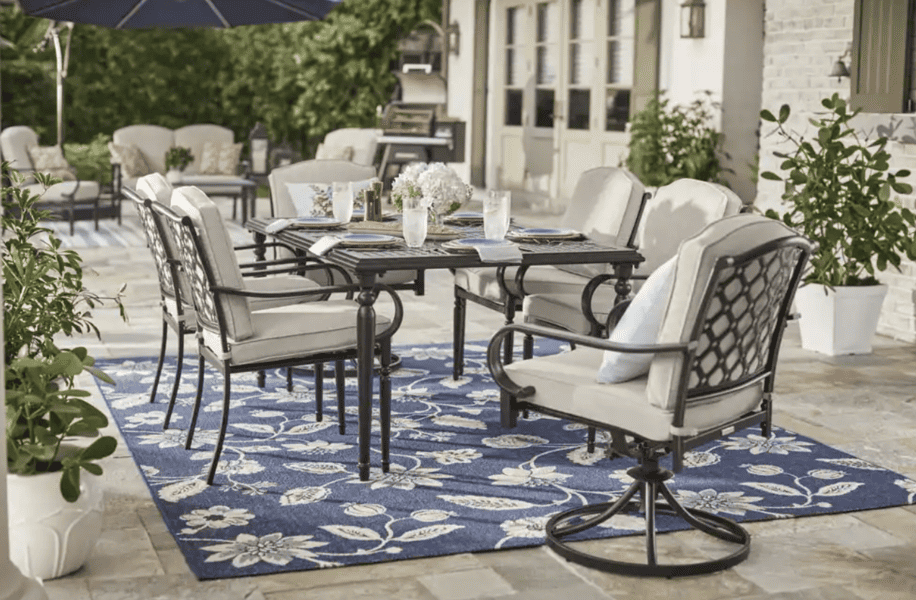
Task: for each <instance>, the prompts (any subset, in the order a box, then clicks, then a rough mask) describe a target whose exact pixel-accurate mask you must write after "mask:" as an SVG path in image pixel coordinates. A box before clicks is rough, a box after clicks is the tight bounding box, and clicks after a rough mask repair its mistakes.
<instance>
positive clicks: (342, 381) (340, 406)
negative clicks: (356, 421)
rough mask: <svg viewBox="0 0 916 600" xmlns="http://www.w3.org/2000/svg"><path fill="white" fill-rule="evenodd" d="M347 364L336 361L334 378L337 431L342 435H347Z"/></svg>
mask: <svg viewBox="0 0 916 600" xmlns="http://www.w3.org/2000/svg"><path fill="white" fill-rule="evenodd" d="M346 377H347V372H346V363H345V362H344V361H343V360H336V361H334V378H335V379H336V382H337V429H338V431H340V435H346V433H347V413H346V410H345V406H344V401H345V400H346V389H347V384H346Z"/></svg>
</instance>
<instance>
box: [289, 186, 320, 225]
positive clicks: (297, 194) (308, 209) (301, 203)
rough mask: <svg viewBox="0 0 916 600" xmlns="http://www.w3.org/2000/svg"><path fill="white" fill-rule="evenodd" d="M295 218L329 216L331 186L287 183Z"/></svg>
mask: <svg viewBox="0 0 916 600" xmlns="http://www.w3.org/2000/svg"><path fill="white" fill-rule="evenodd" d="M286 189H287V191H289V197H290V200H292V201H293V206H295V207H296V216H297V217H325V216H328V215H330V214H331V185H330V184H327V183H287V184H286Z"/></svg>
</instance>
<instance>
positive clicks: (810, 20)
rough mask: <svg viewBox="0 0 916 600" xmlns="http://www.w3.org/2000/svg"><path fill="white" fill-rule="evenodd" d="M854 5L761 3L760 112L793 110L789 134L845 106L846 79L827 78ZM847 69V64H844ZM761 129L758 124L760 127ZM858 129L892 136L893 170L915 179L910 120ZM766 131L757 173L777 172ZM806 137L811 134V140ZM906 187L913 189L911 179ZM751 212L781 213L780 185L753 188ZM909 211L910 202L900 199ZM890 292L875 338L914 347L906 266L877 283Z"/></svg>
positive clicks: (886, 119)
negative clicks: (829, 105) (833, 102)
mask: <svg viewBox="0 0 916 600" xmlns="http://www.w3.org/2000/svg"><path fill="white" fill-rule="evenodd" d="M854 5H855V0H809V1H807V2H798V1H797V0H767V3H766V16H765V20H764V25H765V30H764V31H765V35H764V52H763V54H764V59H763V61H764V62H763V92H762V105H763V107H764V108H767V109H770V110H771V111H773V112H774V113H776V112H777V111H778V110H779V107H780V106H781V105H783V104H789V105H790V106H791V107H792V116H791V118H790V120H789V125H790V128H791V129H794V130H795V131H798V132H802V133H804V132H810V130H811V129H812V128H811V127H810V125H808V119H809V118H810V117H812V116H814V115H815V114H816V113H817V112H818V111H819V110H822V107H821V104H820V102H821V100H822V99H823V98H826V97H829V96H831V95H832V94H833V93H835V92H836V93H839V94H840V96H841V97H844V98H849V93H850V89H849V85H850V82H849V79H848V78H843V79H842V80H841V81H837V79H836V78H833V77H828V76H827V74H828V73H830V70H831V68H832V66H833V64H834V62H835V61H836V60H837V59H838V58H839V57H840V56H841V55H842V54H843V53H844V52H845V51H846V50H847V48H848V47H849V45H850V44H851V42H852V35H853V33H852V31H853V10H854ZM844 60H846V61H847V65H848V64H849V62H848V61H849V59H848V57H847V58H846V59H844ZM758 122H759V121H758ZM858 123H859V129H860V131H861V133H862V135H863V136H868V137H871V138H874V137H876V136H877V134H878V133H879V132H886V131H891V130H892V131H894V135H893V136H892V140H891V142H890V143H889V145H888V150H889V151H890V153H891V155H892V160H891V169H893V170H897V169H902V168H906V169H910V170H911V171H913V172H914V173H916V115H913V114H903V115H900V114H898V115H861V116H860V118H859V121H858ZM770 131H772V126H771V125H770V124H767V123H762V124H761V138H760V170H761V171H765V170H767V171H776V172H778V171H779V163H780V162H781V161H780V159H778V158H777V157H775V156H774V155H773V152H774V151H777V150H779V149H780V144H779V139H778V138H777V137H776V136H773V135H769V133H770ZM809 135H810V133H809ZM908 182H909V183H911V184H914V185H916V177H913V176H911V177H910V178H909V180H908ZM757 191H758V194H757V201H756V204H757V206H758V207H759V208H761V209H764V210H765V209H767V208H773V209H775V210H776V211H777V212H782V210H783V208H782V206H781V199H780V197H781V195H782V191H783V186H782V183H780V182H774V181H767V180H763V179H761V180H759V182H758V189H757ZM900 200H901V202H902V203H903V205H904V206H907V207H908V208H910V209H913V208H914V196H913V195H910V196H906V197H900ZM879 279H880V280H881V281H882V282H884V283H886V284H887V285H888V286H889V291H888V295H887V298H886V299H885V301H884V307H883V310H882V314H881V319H880V321H879V323H878V332H879V333H881V334H884V335H887V336H890V337H893V338H896V339H902V340H907V341H916V264H914V263H911V262H909V261H906V260H904V264H903V265H902V267H901V271H900V272H897V271H896V270H894V269H893V268H890V269H889V270H888V271H886V272H885V273H883V274H881V275H879Z"/></svg>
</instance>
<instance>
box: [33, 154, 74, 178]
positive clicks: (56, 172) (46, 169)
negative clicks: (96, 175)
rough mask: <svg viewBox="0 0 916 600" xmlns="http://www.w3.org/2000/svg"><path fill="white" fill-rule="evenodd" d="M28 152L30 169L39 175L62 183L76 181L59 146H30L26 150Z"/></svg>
mask: <svg viewBox="0 0 916 600" xmlns="http://www.w3.org/2000/svg"><path fill="white" fill-rule="evenodd" d="M28 152H29V158H31V159H32V168H34V169H35V170H36V171H38V172H39V173H47V174H48V175H50V176H51V177H59V178H61V179H63V180H64V181H73V180H75V179H76V177H75V176H74V175H73V172H71V171H70V165H69V164H68V163H67V159H65V158H64V153H63V151H61V149H60V146H32V147H31V148H28Z"/></svg>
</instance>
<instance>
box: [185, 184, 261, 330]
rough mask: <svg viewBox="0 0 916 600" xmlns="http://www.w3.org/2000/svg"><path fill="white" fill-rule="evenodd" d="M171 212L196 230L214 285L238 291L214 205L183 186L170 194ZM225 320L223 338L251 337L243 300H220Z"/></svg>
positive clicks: (233, 261) (239, 282)
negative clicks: (192, 225)
mask: <svg viewBox="0 0 916 600" xmlns="http://www.w3.org/2000/svg"><path fill="white" fill-rule="evenodd" d="M172 209H173V210H175V211H176V212H178V213H180V214H185V215H187V216H189V217H190V218H191V221H192V222H193V223H194V225H195V226H196V228H197V232H198V235H199V236H200V238H201V240H202V241H203V246H204V254H205V256H206V259H207V261H208V262H209V263H210V268H211V269H212V271H213V278H214V280H215V281H214V283H215V284H216V285H222V286H226V287H231V288H236V289H242V288H244V287H245V286H244V283H243V282H242V271H241V269H239V265H238V261H237V260H236V258H235V250H234V249H233V247H232V240H231V239H230V238H229V232H228V231H226V225H225V223H223V217H222V215H221V214H220V212H219V208H218V207H217V206H216V204H215V203H214V202H213V201H212V200H211V199H210V198H208V197H207V195H206V194H205V193H203V192H202V191H201V190H200V189H199V188H196V187H194V186H185V187H179V188H176V189H175V191H174V192H173V193H172ZM220 298H221V304H222V307H223V315H224V317H225V319H226V327H227V329H228V331H227V332H226V334H227V335H228V336H229V338H230V339H232V340H235V341H240V340H244V339H246V338H249V337H251V335H252V333H253V330H252V325H251V312H250V309H249V307H248V300H247V299H246V298H245V297H244V296H227V295H225V294H223V295H221V296H220Z"/></svg>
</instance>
